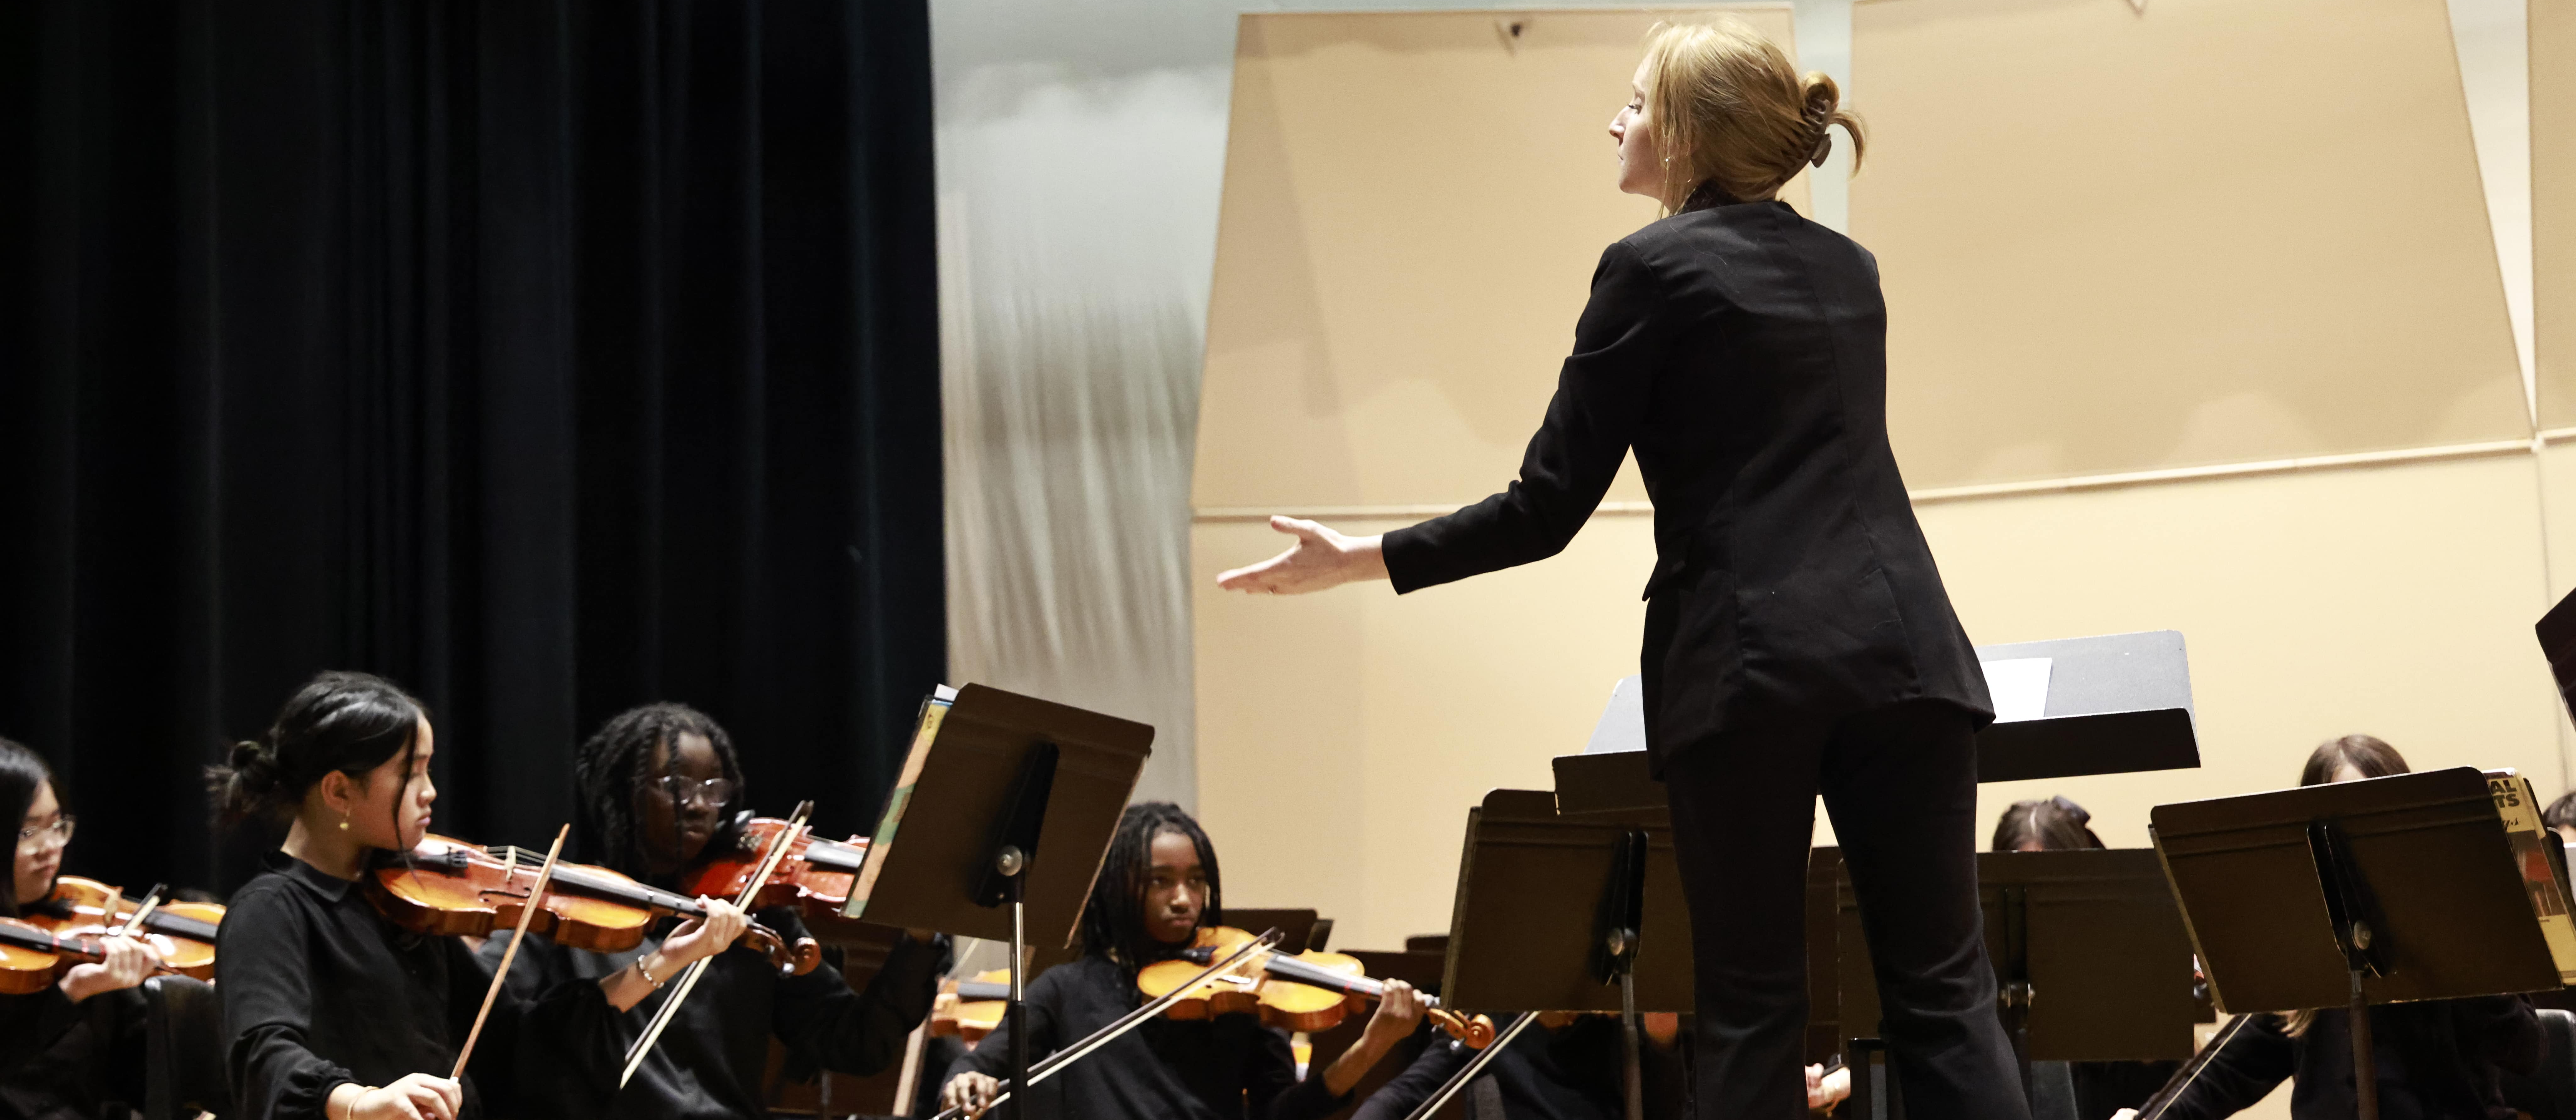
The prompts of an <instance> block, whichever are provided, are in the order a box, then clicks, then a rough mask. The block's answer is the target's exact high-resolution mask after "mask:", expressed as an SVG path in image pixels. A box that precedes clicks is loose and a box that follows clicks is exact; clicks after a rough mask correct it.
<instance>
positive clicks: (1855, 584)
mask: <svg viewBox="0 0 2576 1120" xmlns="http://www.w3.org/2000/svg"><path fill="white" fill-rule="evenodd" d="M1886 334H1887V307H1886V304H1885V302H1884V301H1883V300H1882V299H1881V298H1880V296H1879V290H1878V262H1877V260H1876V259H1875V258H1873V257H1871V256H1870V254H1869V252H1868V250H1865V249H1863V248H1861V247H1860V246H1859V245H1857V244H1854V243H1853V242H1852V240H1851V239H1850V238H1847V237H1844V236H1843V235H1841V234H1838V233H1835V232H1834V231H1832V230H1829V229H1826V228H1825V227H1823V226H1820V225H1817V224H1816V223H1814V222H1810V221H1807V220H1806V219H1804V218H1801V217H1799V216H1798V214H1797V212H1796V211H1794V210H1791V209H1790V208H1789V207H1788V206H1787V205H1786V204H1784V203H1779V202H1751V203H1738V204H1731V205H1720V206H1710V207H1706V208H1699V209H1691V210H1686V211H1685V212H1683V213H1680V214H1676V215H1674V216H1672V217H1669V218H1665V219H1664V220H1662V221H1659V222H1656V223H1654V224H1653V225H1650V226H1647V227H1646V228H1644V229H1641V230H1638V231H1637V232H1636V233H1634V234H1631V235H1629V236H1628V237H1626V238H1624V239H1622V240H1620V241H1619V242H1617V243H1616V244H1613V245H1611V246H1610V248H1609V249H1607V250H1606V251H1604V252H1603V253H1602V254H1601V265H1600V267H1599V268H1597V269H1595V270H1594V272H1593V275H1592V299H1591V302H1590V303H1589V304H1587V305H1586V306H1585V307H1584V309H1583V318H1582V319H1581V321H1579V322H1578V323H1577V324H1576V325H1575V330H1574V353H1573V354H1572V356H1570V357H1568V358H1566V360H1565V368H1564V371H1563V372H1562V373H1561V374H1560V375H1559V376H1558V379H1557V389H1556V397H1555V399H1554V400H1552V401H1550V402H1549V403H1548V408H1547V419H1546V421H1545V422H1544V423H1542V424H1541V425H1540V426H1539V430H1538V434H1537V435H1535V436H1532V437H1531V438H1530V444H1529V451H1528V452H1527V454H1526V455H1524V456H1523V458H1522V460H1521V475H1520V479H1519V481H1516V482H1514V483H1512V484H1511V486H1510V487H1509V488H1508V489H1506V490H1504V491H1503V492H1502V493H1500V494H1496V495H1494V496H1492V497H1490V498H1487V499H1485V500H1484V501H1482V502H1478V503H1476V504H1475V505H1472V506H1468V507H1467V508H1465V509H1462V510H1459V511H1458V512H1456V513H1453V514H1450V515H1448V516H1446V517H1440V518H1435V519H1433V520H1430V521H1425V522H1423V523H1421V524H1419V525H1415V526H1412V527H1410V528H1406V529H1400V530H1397V531H1395V532H1392V533H1389V534H1387V535H1386V544H1385V550H1386V551H1385V555H1386V567H1387V572H1388V574H1390V575H1391V576H1393V577H1394V580H1395V589H1396V591H1397V592H1399V593H1403V592H1409V591H1414V590H1417V589H1420V588H1424V587H1430V586H1433V585H1435V584H1441V583H1447V582H1449V581H1451V580H1455V579H1463V578H1465V577H1467V576H1471V575H1476V574H1479V573H1482V572H1489V571H1493V570H1496V569H1498V568H1507V567H1511V566H1512V565H1515V564H1526V563H1529V562H1530V561H1532V560H1540V559H1544V558H1546V557H1549V556H1553V555H1555V554H1556V553H1557V552H1559V551H1561V550H1563V549H1564V547H1565V545H1566V542H1568V541H1570V540H1572V539H1573V538H1574V534H1575V532H1576V531H1577V530H1579V529H1581V528H1582V527H1583V523H1584V521H1585V520H1586V519H1588V518H1590V517H1591V515H1592V511H1593V508H1594V507H1595V506H1598V505H1599V504H1600V502H1601V495H1602V494H1603V492H1605V491H1606V490H1608V489H1609V486H1610V480H1611V477H1612V476H1613V475H1615V474H1617V473H1618V470H1619V462H1620V460H1621V459H1622V458H1624V457H1625V456H1626V454H1627V452H1628V451H1629V450H1630V449H1632V448H1633V449H1634V450H1635V451H1636V454H1637V467H1638V470H1639V472H1640V473H1641V474H1642V475H1643V476H1644V478H1645V483H1646V492H1647V494H1648V495H1649V496H1651V497H1652V498H1653V499H1654V503H1655V554H1656V561H1655V570H1654V572H1653V573H1652V574H1651V575H1650V576H1649V578H1648V579H1647V581H1646V589H1645V597H1646V600H1647V603H1648V606H1647V610H1646V638H1645V648H1644V650H1643V653H1642V666H1641V667H1642V669H1643V672H1644V676H1645V701H1646V743H1647V746H1648V747H1649V748H1650V749H1652V750H1653V751H1654V752H1655V760H1656V762H1657V763H1658V769H1659V770H1660V768H1661V764H1662V763H1664V762H1667V761H1669V760H1670V759H1672V758H1673V757H1675V755H1676V754H1677V753H1678V752H1682V751H1687V750H1691V749H1693V748H1694V747H1696V746H1698V745H1701V744H1703V743H1706V742H1708V741H1710V740H1711V739H1712V738H1714V737H1716V736H1718V735H1720V734H1723V733H1726V732H1730V731H1737V730H1743V729H1748V728H1756V727H1759V726H1762V725H1764V724H1765V723H1767V722H1771V721H1777V720H1797V721H1800V722H1802V723H1803V722H1808V721H1813V720H1817V719H1825V720H1833V719H1839V718H1840V717H1842V716H1845V715H1848V714H1851V713H1854V712H1858V711H1863V710H1866V709H1869V708H1873V707H1877V706H1880V705H1883V704H1887V703H1891V702H1894V701H1899V700H1910V699H1917V698H1932V699H1937V700H1946V701H1949V702H1951V703H1953V704H1956V705H1958V706H1960V707H1962V708H1966V709H1969V710H1971V711H1972V712H1973V713H1974V714H1975V715H1976V717H1977V722H1978V724H1979V725H1982V724H1983V723H1984V722H1985V721H1987V720H1990V719H1992V718H1993V712H1992V708H1991V702H1990V701H1989V700H1988V699H1987V696H1986V683H1985V676H1984V674H1983V673H1982V672H1981V671H1980V670H1979V669H1978V668H1977V659H1976V653H1975V651H1974V650H1973V649H1972V648H1971V647H1970V645H1969V644H1968V636H1967V634H1966V632H1965V631H1963V630H1961V629H1960V627H1959V619H1958V616H1957V615H1956V614H1954V613H1953V612H1952V611H1951V609H1950V598H1949V594H1948V593H1947V592H1945V591H1943V590H1942V588H1941V574H1940V572H1939V571H1938V570H1937V569H1935V568H1934V566H1933V563H1932V551H1931V549H1930V548H1929V547H1928V546H1926V545H1925V544H1924V542H1923V531H1922V529H1921V528H1920V527H1919V526H1917V525H1916V524H1915V521H1914V509H1913V506H1912V505H1911V504H1909V503H1908V501H1907V499H1906V496H1905V482H1904V480H1903V479H1902V478H1900V477H1899V476H1898V474H1897V470H1896V457H1895V455H1894V454H1893V453H1892V452H1891V451H1890V450H1889V449H1888V445H1887V347H1886Z"/></svg>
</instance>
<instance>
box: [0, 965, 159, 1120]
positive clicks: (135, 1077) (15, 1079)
mask: <svg viewBox="0 0 2576 1120" xmlns="http://www.w3.org/2000/svg"><path fill="white" fill-rule="evenodd" d="M142 1104H143V996H142V993H140V992H137V991H135V990H133V989H131V988H129V989H126V990H123V991H115V992H102V993H100V994H98V995H95V996H91V997H90V998H88V999H85V1000H82V1001H81V1002H79V1003H73V1002H72V1000H71V997H70V996H66V995H64V994H63V990H62V988H61V987H60V986H58V985H54V984H47V985H45V987H44V990H42V991H38V992H33V993H30V994H27V995H23V996H0V1118H5V1120H90V1118H94V1117H101V1116H107V1115H111V1114H113V1112H112V1110H119V1109H140V1108H141V1107H142Z"/></svg>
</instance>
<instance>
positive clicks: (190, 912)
mask: <svg viewBox="0 0 2576 1120" xmlns="http://www.w3.org/2000/svg"><path fill="white" fill-rule="evenodd" d="M142 908H143V904H142V902H140V901H138V900H136V899H132V898H127V897H126V896H125V892H123V891H121V890H118V889H117V888H115V887H111V886H109V885H107V884H105V883H102V882H99V881H98V880H96V879H83V878H81V877H79V876H77V875H65V876H63V877H62V878H60V879H56V880H55V881H54V893H53V894H52V895H51V896H50V897H48V898H46V900H45V901H43V902H41V903H38V904H36V905H35V906H33V907H31V908H30V909H29V911H28V913H27V915H26V919H25V920H26V922H27V924H29V925H32V926H35V927H36V928H38V929H40V930H43V931H45V932H47V933H50V934H53V935H55V936H56V937H80V936H93V937H94V936H99V935H103V934H106V933H108V932H110V931H112V930H115V929H117V928H119V927H122V926H123V925H124V924H125V923H126V922H127V921H128V920H130V919H132V918H133V916H134V915H135V913H136V912H137V911H139V910H141V909H142ZM223 921H224V908H223V907H221V906H217V905H215V904H214V903H211V902H166V901H165V902H162V903H161V904H159V905H157V906H155V907H153V908H152V912H151V913H149V914H145V915H144V916H143V924H142V926H141V928H139V929H137V930H136V931H135V935H136V936H137V937H139V938H140V939H141V940H142V941H143V943H144V944H146V945H149V946H151V947H152V951H153V952H154V953H157V954H159V955H160V957H161V963H162V964H163V965H164V966H165V971H168V972H173V973H177V974H178V975H181V976H186V977H189V978H191V979H195V980H212V979H214V978H215V930H216V928H217V927H219V926H221V925H222V924H223Z"/></svg>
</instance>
